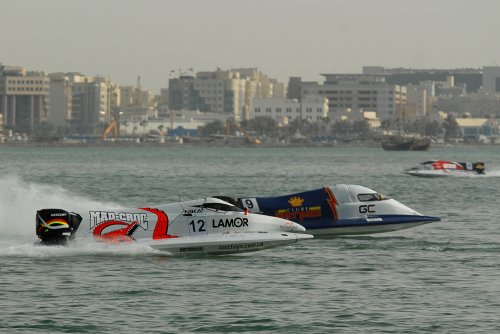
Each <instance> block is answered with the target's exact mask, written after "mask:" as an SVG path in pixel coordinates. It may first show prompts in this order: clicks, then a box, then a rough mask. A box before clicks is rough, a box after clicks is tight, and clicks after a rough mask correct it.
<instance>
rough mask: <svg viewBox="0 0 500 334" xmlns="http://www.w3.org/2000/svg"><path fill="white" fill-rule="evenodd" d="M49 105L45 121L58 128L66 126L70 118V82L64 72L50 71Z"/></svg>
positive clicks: (71, 100) (71, 98)
mask: <svg viewBox="0 0 500 334" xmlns="http://www.w3.org/2000/svg"><path fill="white" fill-rule="evenodd" d="M49 78H50V107H49V115H48V118H47V122H49V123H50V124H52V125H54V126H56V127H58V128H60V127H67V126H68V125H69V121H70V120H71V118H72V111H73V106H72V102H73V96H72V92H73V90H72V82H71V80H70V78H69V77H68V76H67V75H66V74H64V73H51V74H49Z"/></svg>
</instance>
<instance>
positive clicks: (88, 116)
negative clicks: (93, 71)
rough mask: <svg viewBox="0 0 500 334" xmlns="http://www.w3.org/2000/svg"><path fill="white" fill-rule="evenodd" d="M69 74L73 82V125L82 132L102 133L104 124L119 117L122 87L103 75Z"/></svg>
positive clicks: (71, 120)
mask: <svg viewBox="0 0 500 334" xmlns="http://www.w3.org/2000/svg"><path fill="white" fill-rule="evenodd" d="M68 76H69V79H70V81H71V83H72V94H71V95H72V111H71V119H70V122H71V125H72V127H73V128H74V129H75V130H76V131H78V132H79V133H82V134H89V135H99V134H101V133H102V130H103V128H104V126H105V125H106V124H108V123H110V122H111V120H112V118H117V113H118V106H119V105H120V87H119V86H118V85H117V84H114V83H112V82H111V81H110V80H109V79H106V78H103V77H87V76H83V75H81V74H79V73H68Z"/></svg>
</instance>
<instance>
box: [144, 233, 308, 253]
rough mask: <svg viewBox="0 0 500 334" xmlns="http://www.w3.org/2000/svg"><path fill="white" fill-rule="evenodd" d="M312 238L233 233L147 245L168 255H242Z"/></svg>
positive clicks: (302, 235) (281, 234)
mask: <svg viewBox="0 0 500 334" xmlns="http://www.w3.org/2000/svg"><path fill="white" fill-rule="evenodd" d="M311 238H313V236H312V235H310V234H297V233H233V234H223V235H207V236H203V237H184V238H171V239H164V240H157V241H153V242H149V243H148V245H149V246H150V247H152V248H154V249H157V250H160V251H163V252H166V253H168V254H170V255H194V254H196V255H200V254H233V253H244V252H253V251H257V250H262V249H266V248H272V247H276V246H281V245H286V244H291V243H295V242H297V241H299V240H303V239H311Z"/></svg>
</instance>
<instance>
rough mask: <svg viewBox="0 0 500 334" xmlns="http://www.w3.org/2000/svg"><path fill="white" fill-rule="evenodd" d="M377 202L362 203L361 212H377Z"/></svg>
mask: <svg viewBox="0 0 500 334" xmlns="http://www.w3.org/2000/svg"><path fill="white" fill-rule="evenodd" d="M375 212H376V211H375V204H370V205H360V206H359V213H375Z"/></svg>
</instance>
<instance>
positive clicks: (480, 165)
mask: <svg viewBox="0 0 500 334" xmlns="http://www.w3.org/2000/svg"><path fill="white" fill-rule="evenodd" d="M472 169H473V170H474V171H476V172H477V173H478V174H484V170H485V169H486V168H485V166H484V162H474V163H473V164H472Z"/></svg>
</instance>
